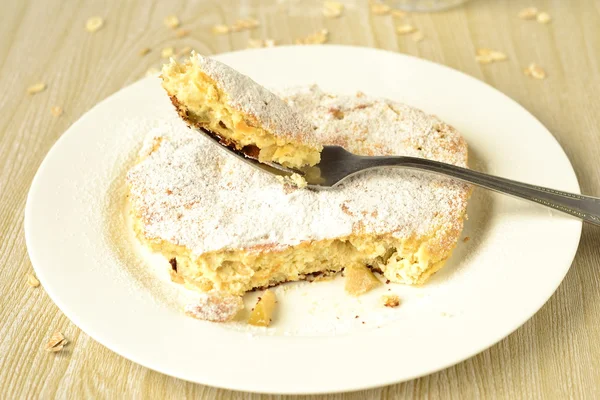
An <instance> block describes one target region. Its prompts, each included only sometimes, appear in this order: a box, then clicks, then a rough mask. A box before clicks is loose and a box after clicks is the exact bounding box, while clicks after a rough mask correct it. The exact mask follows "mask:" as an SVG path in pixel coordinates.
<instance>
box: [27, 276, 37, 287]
mask: <svg viewBox="0 0 600 400" xmlns="http://www.w3.org/2000/svg"><path fill="white" fill-rule="evenodd" d="M27 284H28V285H29V286H31V287H38V286H40V281H38V279H37V278H36V277H35V275H34V274H27Z"/></svg>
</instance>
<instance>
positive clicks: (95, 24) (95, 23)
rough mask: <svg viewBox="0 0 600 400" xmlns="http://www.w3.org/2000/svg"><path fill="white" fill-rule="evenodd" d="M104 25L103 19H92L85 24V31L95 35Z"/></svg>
mask: <svg viewBox="0 0 600 400" xmlns="http://www.w3.org/2000/svg"><path fill="white" fill-rule="evenodd" d="M102 25H104V19H102V17H91V18H88V20H87V21H86V23H85V30H86V31H88V32H90V33H94V32H96V31H97V30H99V29H100V28H102Z"/></svg>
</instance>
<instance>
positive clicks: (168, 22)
mask: <svg viewBox="0 0 600 400" xmlns="http://www.w3.org/2000/svg"><path fill="white" fill-rule="evenodd" d="M163 22H164V24H165V26H166V27H167V28H171V29H175V28H177V27H178V26H179V18H177V16H176V15H169V16H168V17H166V18H165V20H164V21H163Z"/></svg>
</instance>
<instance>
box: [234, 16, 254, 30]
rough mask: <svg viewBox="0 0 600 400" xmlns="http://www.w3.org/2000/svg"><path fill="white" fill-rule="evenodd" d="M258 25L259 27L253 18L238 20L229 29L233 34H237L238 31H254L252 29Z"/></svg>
mask: <svg viewBox="0 0 600 400" xmlns="http://www.w3.org/2000/svg"><path fill="white" fill-rule="evenodd" d="M259 25H260V23H259V22H258V21H257V20H255V19H254V18H245V19H238V20H237V21H235V23H234V24H233V26H232V27H231V28H230V29H231V31H233V32H239V31H243V30H246V29H254V28H256V27H258V26H259Z"/></svg>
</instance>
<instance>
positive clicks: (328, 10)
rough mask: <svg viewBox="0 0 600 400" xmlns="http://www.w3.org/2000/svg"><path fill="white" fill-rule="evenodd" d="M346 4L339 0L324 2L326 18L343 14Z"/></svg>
mask: <svg viewBox="0 0 600 400" xmlns="http://www.w3.org/2000/svg"><path fill="white" fill-rule="evenodd" d="M342 11H344V5H343V4H342V3H339V2H337V1H326V2H325V3H323V16H324V17H325V18H337V17H339V16H340V15H342Z"/></svg>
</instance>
